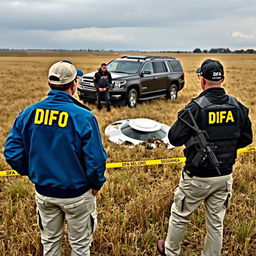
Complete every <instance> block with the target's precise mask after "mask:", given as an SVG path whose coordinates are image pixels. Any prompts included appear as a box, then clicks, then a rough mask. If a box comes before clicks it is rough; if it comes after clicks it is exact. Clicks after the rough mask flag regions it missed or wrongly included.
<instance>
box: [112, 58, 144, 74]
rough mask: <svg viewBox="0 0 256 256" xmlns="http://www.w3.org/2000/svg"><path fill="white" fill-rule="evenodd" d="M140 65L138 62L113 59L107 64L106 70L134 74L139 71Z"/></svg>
mask: <svg viewBox="0 0 256 256" xmlns="http://www.w3.org/2000/svg"><path fill="white" fill-rule="evenodd" d="M140 65H141V63H140V62H134V61H118V60H115V61H112V62H110V63H109V64H108V71H109V72H115V73H126V74H136V73H138V72H139V68H140Z"/></svg>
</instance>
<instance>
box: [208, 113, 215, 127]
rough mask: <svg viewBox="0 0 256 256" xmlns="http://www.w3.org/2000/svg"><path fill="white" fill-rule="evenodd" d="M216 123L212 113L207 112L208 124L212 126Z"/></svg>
mask: <svg viewBox="0 0 256 256" xmlns="http://www.w3.org/2000/svg"><path fill="white" fill-rule="evenodd" d="M215 122H216V116H215V113H214V112H209V124H214V123H215Z"/></svg>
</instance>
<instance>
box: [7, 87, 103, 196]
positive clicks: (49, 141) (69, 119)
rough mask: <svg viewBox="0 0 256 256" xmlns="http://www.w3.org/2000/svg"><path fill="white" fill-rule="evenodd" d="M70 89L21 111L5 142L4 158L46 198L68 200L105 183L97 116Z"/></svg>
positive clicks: (51, 92) (56, 92) (51, 95)
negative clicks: (80, 103) (76, 98)
mask: <svg viewBox="0 0 256 256" xmlns="http://www.w3.org/2000/svg"><path fill="white" fill-rule="evenodd" d="M75 103H76V100H75V99H74V98H73V97H72V96H71V95H69V94H68V93H66V92H62V91H57V90H51V91H50V92H49V94H48V97H47V98H46V99H44V100H42V101H40V102H38V103H36V104H34V105H32V106H30V107H28V108H26V109H25V110H23V111H21V113H20V114H19V115H18V117H17V118H16V120H15V123H14V125H13V127H12V129H11V131H10V133H9V135H8V138H7V140H6V144H5V149H4V155H5V158H6V161H7V162H8V163H9V164H10V165H11V167H12V168H13V169H15V170H16V171H17V172H19V173H20V174H21V175H28V176H29V178H30V180H31V181H32V182H33V183H34V184H35V187H36V190H37V191H38V192H39V193H40V194H43V195H45V196H51V197H60V198H68V197H75V196H79V195H81V194H83V193H84V192H86V191H87V190H89V189H91V188H92V189H96V190H99V189H100V188H101V186H102V185H103V183H104V182H105V181H106V178H105V177H104V171H105V167H106V164H105V162H106V158H107V154H106V152H105V150H104V148H103V146H102V141H101V136H100V132H99V128H98V124H97V121H96V119H95V117H94V115H93V114H92V113H91V112H90V111H88V110H87V109H85V108H83V107H81V106H79V103H77V104H75Z"/></svg>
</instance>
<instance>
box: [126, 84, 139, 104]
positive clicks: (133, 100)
mask: <svg viewBox="0 0 256 256" xmlns="http://www.w3.org/2000/svg"><path fill="white" fill-rule="evenodd" d="M137 102H138V92H137V90H136V89H134V88H133V89H131V90H130V91H129V92H128V94H127V104H128V106H129V107H130V108H135V107H136V105H137Z"/></svg>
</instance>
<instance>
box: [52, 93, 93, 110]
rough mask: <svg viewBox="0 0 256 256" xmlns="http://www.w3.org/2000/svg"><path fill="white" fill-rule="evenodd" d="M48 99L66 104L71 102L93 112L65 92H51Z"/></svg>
mask: <svg viewBox="0 0 256 256" xmlns="http://www.w3.org/2000/svg"><path fill="white" fill-rule="evenodd" d="M48 98H53V99H56V100H59V101H65V102H71V103H74V104H75V105H77V106H79V107H81V108H85V109H87V110H89V111H91V110H90V109H89V108H88V107H86V106H85V105H84V104H82V103H81V102H79V101H78V100H77V99H75V98H74V97H73V96H72V95H70V94H68V93H67V92H64V91H59V90H51V91H49V93H48Z"/></svg>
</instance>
